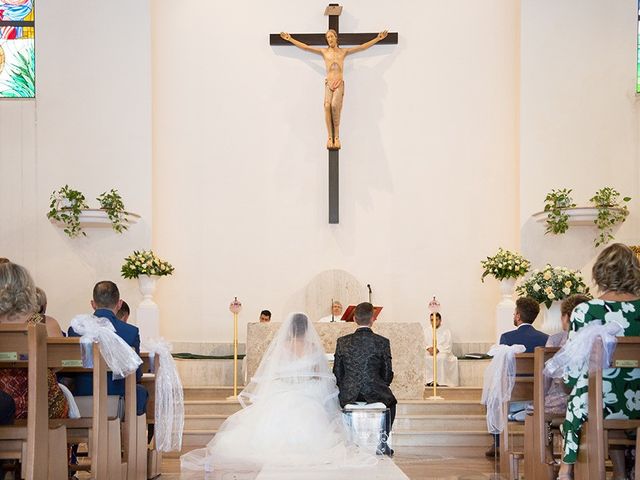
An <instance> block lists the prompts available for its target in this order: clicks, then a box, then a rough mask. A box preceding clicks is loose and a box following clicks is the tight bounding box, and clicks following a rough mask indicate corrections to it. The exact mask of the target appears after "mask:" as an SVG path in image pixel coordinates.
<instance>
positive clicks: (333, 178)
mask: <svg viewBox="0 0 640 480" xmlns="http://www.w3.org/2000/svg"><path fill="white" fill-rule="evenodd" d="M341 13H342V7H341V6H340V5H338V4H337V3H330V4H329V6H328V7H327V8H326V10H325V11H324V14H325V15H327V16H328V17H329V28H328V29H329V30H335V32H336V33H337V34H338V36H339V43H340V45H361V44H363V43H366V42H368V41H370V40H372V39H374V38H376V37H377V36H378V32H375V33H340V29H339V18H340V14H341ZM325 33H326V32H322V33H292V34H291V36H292V37H294V38H295V39H296V40H300V41H301V42H303V43H306V44H307V45H314V46H323V47H326V46H327V40H326V38H325ZM378 43H380V44H383V43H384V44H393V45H395V44H397V43H398V33H397V32H389V33H388V35H387V37H386V38H384V39H382V40H381V41H379V42H378ZM269 44H270V45H289V46H291V43H289V42H287V41H286V40H284V39H283V38H281V37H280V34H279V33H271V34H270V35H269ZM328 152H329V223H330V224H336V223H339V222H340V207H339V185H340V183H339V158H340V157H339V152H340V150H331V149H328Z"/></svg>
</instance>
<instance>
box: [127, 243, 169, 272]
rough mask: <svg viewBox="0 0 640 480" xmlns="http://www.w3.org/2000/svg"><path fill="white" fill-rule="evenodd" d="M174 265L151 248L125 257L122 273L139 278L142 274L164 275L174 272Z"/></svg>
mask: <svg viewBox="0 0 640 480" xmlns="http://www.w3.org/2000/svg"><path fill="white" fill-rule="evenodd" d="M173 270H174V268H173V266H172V265H171V264H170V263H169V262H167V261H165V260H161V259H160V258H158V256H157V255H156V254H155V253H153V251H151V250H148V251H147V250H142V251H140V252H138V251H134V252H133V253H132V254H131V255H129V256H128V257H127V258H125V259H124V264H123V265H122V269H121V273H122V276H123V277H124V278H138V277H139V276H140V275H150V276H151V275H157V276H159V277H163V276H165V275H171V274H172V273H173Z"/></svg>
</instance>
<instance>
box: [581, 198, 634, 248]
mask: <svg viewBox="0 0 640 480" xmlns="http://www.w3.org/2000/svg"><path fill="white" fill-rule="evenodd" d="M619 197H620V192H618V191H617V190H616V189H614V188H611V187H602V188H601V189H600V190H598V191H597V192H596V194H595V195H594V196H593V197H591V198H590V199H589V201H590V202H591V203H592V204H593V206H594V207H595V208H597V209H598V216H597V217H596V219H595V220H594V221H593V223H595V224H596V227H598V230H599V232H600V233H599V234H598V236H597V237H596V238H595V239H594V242H595V244H596V247H599V246H600V245H605V244H607V243H609V242H610V241H611V240H613V238H614V237H613V234H612V232H613V228H614V227H615V226H616V225H617V224H619V223H623V222H624V221H625V220H626V219H627V215H629V209H628V208H627V206H626V205H624V203H627V202H628V201H629V200H631V197H624V198H623V199H622V200H619Z"/></svg>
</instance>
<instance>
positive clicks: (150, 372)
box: [139, 352, 162, 479]
mask: <svg viewBox="0 0 640 480" xmlns="http://www.w3.org/2000/svg"><path fill="white" fill-rule="evenodd" d="M140 358H141V359H142V372H143V376H142V385H144V387H145V388H146V389H147V392H149V401H148V403H147V419H146V423H147V425H155V423H156V419H155V405H156V402H155V399H156V375H155V372H157V370H158V367H159V366H160V364H159V361H160V359H159V358H158V356H154V357H153V362H152V361H151V357H150V355H149V353H148V352H142V353H140ZM145 450H146V451H145V452H144V453H143V452H142V451H139V454H140V455H139V456H140V458H139V461H140V462H142V461H145V462H146V463H147V479H153V478H156V477H158V476H160V471H161V467H162V452H159V451H158V450H157V449H156V448H155V439H153V440H152V442H151V444H150V445H148V446H147V445H146V437H145Z"/></svg>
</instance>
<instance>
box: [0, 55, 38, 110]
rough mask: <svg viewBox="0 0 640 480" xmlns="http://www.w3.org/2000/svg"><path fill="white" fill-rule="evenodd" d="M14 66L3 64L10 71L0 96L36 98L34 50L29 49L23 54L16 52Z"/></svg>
mask: <svg viewBox="0 0 640 480" xmlns="http://www.w3.org/2000/svg"><path fill="white" fill-rule="evenodd" d="M16 56H17V61H16V63H15V64H12V65H9V64H5V68H9V69H10V75H9V80H7V82H6V83H5V85H4V86H5V87H6V89H5V90H2V91H0V96H3V97H12V98H33V97H35V96H36V66H35V53H34V48H33V47H29V49H28V50H27V51H26V52H25V54H23V53H21V52H18V53H17V55H16Z"/></svg>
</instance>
